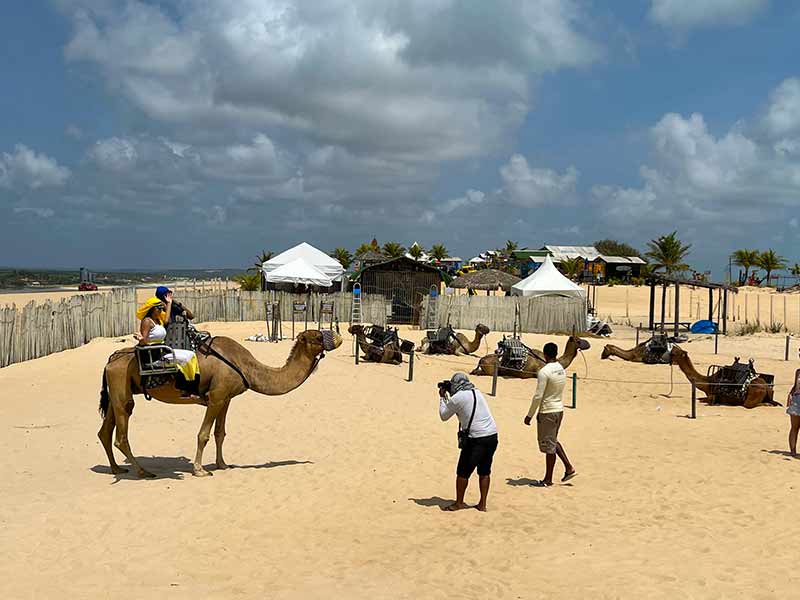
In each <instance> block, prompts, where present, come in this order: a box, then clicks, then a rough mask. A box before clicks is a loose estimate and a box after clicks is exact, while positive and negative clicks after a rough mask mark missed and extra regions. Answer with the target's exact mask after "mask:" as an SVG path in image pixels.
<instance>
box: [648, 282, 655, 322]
mask: <svg viewBox="0 0 800 600" xmlns="http://www.w3.org/2000/svg"><path fill="white" fill-rule="evenodd" d="M655 312H656V284H655V282H653V281H651V282H650V320H649V323H648V329H650V331H653V325H654V321H655Z"/></svg>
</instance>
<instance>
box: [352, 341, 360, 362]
mask: <svg viewBox="0 0 800 600" xmlns="http://www.w3.org/2000/svg"><path fill="white" fill-rule="evenodd" d="M353 345H354V346H355V352H354V354H355V355H356V364H358V355H359V352H360V350H361V348H359V347H358V338H353Z"/></svg>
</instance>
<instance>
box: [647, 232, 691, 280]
mask: <svg viewBox="0 0 800 600" xmlns="http://www.w3.org/2000/svg"><path fill="white" fill-rule="evenodd" d="M677 234H678V232H677V231H673V232H672V233H670V234H669V235H662V236H661V237H659V238H656V239H654V240H650V241H649V242H647V247H648V248H649V250H648V251H647V252H646V254H645V256H647V258H649V259H650V260H652V261H653V269H664V271H665V272H666V274H667V275H672V274H673V273H680V272H681V271H685V270H686V269H688V268H689V265H687V264H686V263H685V262H683V259H684V258H686V255H687V254H689V249H690V248H691V247H692V245H691V244H683V243H682V242H681V241H680V240H679V239H678V237H677Z"/></svg>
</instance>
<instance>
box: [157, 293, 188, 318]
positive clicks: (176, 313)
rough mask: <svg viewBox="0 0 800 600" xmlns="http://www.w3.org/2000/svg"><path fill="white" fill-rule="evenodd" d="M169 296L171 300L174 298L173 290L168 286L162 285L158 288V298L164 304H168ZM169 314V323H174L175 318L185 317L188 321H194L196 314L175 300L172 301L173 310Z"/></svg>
mask: <svg viewBox="0 0 800 600" xmlns="http://www.w3.org/2000/svg"><path fill="white" fill-rule="evenodd" d="M167 294H169V295H170V298H171V297H172V290H171V289H169V288H168V287H167V286H165V285H160V286H158V287H157V288H156V298H158V299H159V300H161V301H162V302H163V303H164V304H166V303H167ZM167 314H168V315H169V319H168V320H167V322H171V321H174V320H175V317H183V318H184V319H185V320H187V321H191V320H192V319H194V313H192V311H191V310H189V309H188V308H186V307H185V306H184V305H183V304H181V303H180V302H178V301H177V300H175V299H173V300H172V308H171V309H170V312H168V313H167Z"/></svg>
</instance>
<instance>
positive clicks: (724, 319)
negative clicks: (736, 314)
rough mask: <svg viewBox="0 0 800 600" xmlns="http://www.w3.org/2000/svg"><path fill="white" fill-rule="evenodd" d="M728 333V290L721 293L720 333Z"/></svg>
mask: <svg viewBox="0 0 800 600" xmlns="http://www.w3.org/2000/svg"><path fill="white" fill-rule="evenodd" d="M727 333H728V290H725V291H723V293H722V335H727Z"/></svg>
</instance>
